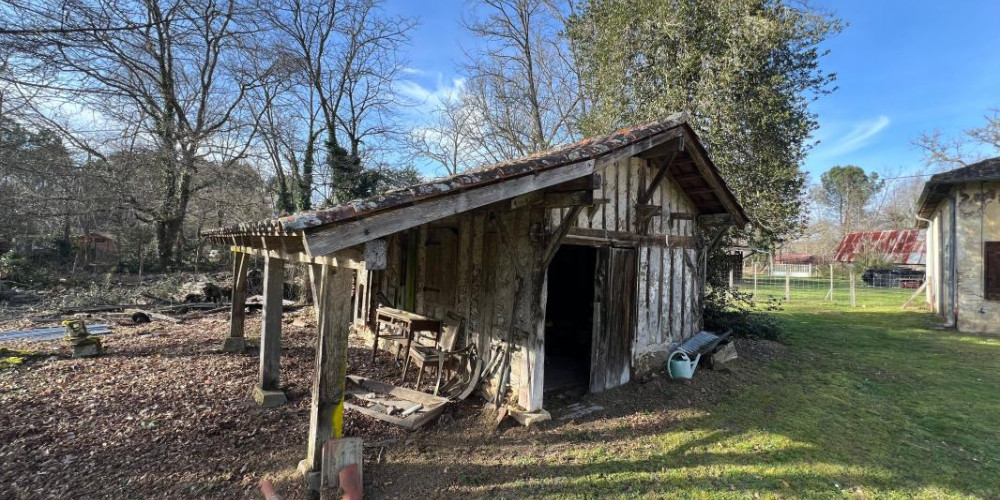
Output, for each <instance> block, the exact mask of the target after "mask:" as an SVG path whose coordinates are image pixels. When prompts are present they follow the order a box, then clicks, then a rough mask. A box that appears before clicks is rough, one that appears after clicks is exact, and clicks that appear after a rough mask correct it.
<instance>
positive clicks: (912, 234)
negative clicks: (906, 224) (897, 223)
mask: <svg viewBox="0 0 1000 500" xmlns="http://www.w3.org/2000/svg"><path fill="white" fill-rule="evenodd" d="M924 238H925V232H924V230H922V229H893V230H889V231H860V232H855V233H847V234H845V235H844V239H842V240H841V241H840V244H839V245H837V252H836V254H835V255H834V260H836V261H838V262H854V259H855V258H857V257H858V256H859V255H862V254H864V253H867V252H873V251H874V252H879V253H881V254H882V255H884V256H885V257H886V258H887V259H888V260H890V261H892V262H893V263H894V264H899V265H906V266H916V265H924V264H926V263H927V262H926V253H927V246H926V245H924Z"/></svg>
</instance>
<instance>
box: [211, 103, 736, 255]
mask: <svg viewBox="0 0 1000 500" xmlns="http://www.w3.org/2000/svg"><path fill="white" fill-rule="evenodd" d="M678 127H680V128H682V129H684V130H686V131H687V132H688V133H689V134H690V135H691V137H693V138H694V141H693V142H695V144H693V146H695V148H692V149H697V150H698V151H699V152H702V153H703V152H704V150H703V148H702V147H701V144H700V143H698V140H697V136H696V135H695V134H694V131H693V130H691V128H690V127H689V126H688V117H687V114H686V113H678V114H675V115H671V116H669V117H667V118H665V119H662V120H659V121H656V122H653V123H649V124H645V125H640V126H635V127H627V128H623V129H620V130H617V131H615V132H614V133H611V134H608V135H605V136H600V137H591V138H587V139H583V140H581V141H577V142H575V143H573V144H569V145H566V146H562V147H559V148H556V149H552V150H549V151H544V152H540V153H537V154H534V155H531V156H528V157H524V158H519V159H516V160H511V161H506V162H503V163H498V164H495V165H489V166H486V167H481V168H478V169H474V170H471V171H468V172H463V173H461V174H458V175H454V176H451V177H447V178H443V179H437V180H433V181H429V182H425V183H422V184H416V185H413V186H409V187H406V188H402V189H396V190H393V191H389V192H386V193H384V194H381V195H378V196H373V197H371V198H366V199H363V200H354V201H349V202H346V203H342V204H340V205H336V206H333V207H330V208H326V209H322V210H315V211H310V212H300V213H295V214H292V215H287V216H284V217H278V218H274V219H267V220H262V221H254V222H244V223H241V224H236V225H232V226H229V227H223V228H219V229H213V230H209V231H204V232H202V235H203V236H210V237H217V238H221V237H227V236H238V235H250V234H274V235H281V234H289V233H292V232H296V231H303V230H309V229H312V228H316V227H319V226H325V225H328V224H333V223H340V222H345V221H348V220H353V219H358V218H361V217H364V216H367V215H370V214H374V213H377V212H382V211H386V210H389V209H394V208H397V207H404V206H408V205H413V204H417V203H420V202H423V201H426V200H428V199H431V198H436V197H438V196H443V195H447V194H451V193H455V192H458V191H462V190H466V189H472V188H478V187H482V186H487V185H491V184H494V183H498V182H503V181H505V180H507V179H512V178H516V177H521V176H526V175H533V174H537V173H539V172H541V171H545V170H549V169H553V168H558V167H560V166H564V165H569V164H573V163H577V162H580V161H586V160H591V159H599V158H601V157H604V156H607V155H609V154H611V153H613V152H615V151H618V150H621V149H624V148H626V147H629V146H631V145H633V144H636V143H639V142H640V141H643V140H646V139H650V138H652V137H653V136H656V135H658V134H661V133H665V132H667V131H669V130H671V129H676V128H678ZM706 161H707V163H708V164H709V167H710V168H711V170H712V173H713V174H714V176H715V177H716V179H717V181H718V183H719V185H721V186H722V190H721V191H722V192H720V193H716V195H717V196H719V197H725V198H726V199H727V200H728V201H729V202H730V203H731V205H732V206H733V207H735V210H736V212H737V213H734V214H731V215H732V216H733V218H734V220H735V221H736V223H737V224H739V225H744V224H746V223H747V222H749V218H748V217H747V215H746V213H745V212H744V211H743V207H742V206H740V204H739V202H738V201H737V200H736V197H735V196H734V195H733V194H732V192H731V191H730V190H729V188H728V187H727V186H726V184H725V181H723V180H722V178H721V176H720V175H719V174H718V170H717V169H716V168H715V165H714V164H712V162H711V160H710V159H707V157H706ZM720 201H721V200H720Z"/></svg>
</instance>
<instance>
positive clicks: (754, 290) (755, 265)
mask: <svg viewBox="0 0 1000 500" xmlns="http://www.w3.org/2000/svg"><path fill="white" fill-rule="evenodd" d="M753 296H754V297H756V296H757V263H756V262H754V264H753Z"/></svg>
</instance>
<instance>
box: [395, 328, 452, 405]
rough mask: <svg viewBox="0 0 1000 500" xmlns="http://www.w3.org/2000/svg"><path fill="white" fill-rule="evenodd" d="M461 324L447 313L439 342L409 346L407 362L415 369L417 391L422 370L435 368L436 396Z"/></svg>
mask: <svg viewBox="0 0 1000 500" xmlns="http://www.w3.org/2000/svg"><path fill="white" fill-rule="evenodd" d="M463 322H464V320H463V319H462V318H461V317H459V316H455V315H453V314H451V313H449V314H447V315H445V319H444V320H443V321H442V322H441V340H439V341H438V342H434V343H433V344H432V345H427V344H423V343H420V342H418V343H416V344H413V345H412V346H410V352H409V361H410V362H411V363H413V364H414V365H416V367H417V388H418V389H419V388H420V380H421V379H422V378H423V375H424V368H425V367H426V366H427V365H431V366H437V382H436V383H435V384H434V395H435V396H437V393H438V390H439V389H440V388H441V376H442V373H443V372H444V370H445V368H446V362H447V361H448V360H449V358H450V357H451V354H452V353H453V352H454V351H455V343H456V342H458V336H459V333H460V332H461V331H462V324H463ZM403 382H406V371H405V370H404V371H403Z"/></svg>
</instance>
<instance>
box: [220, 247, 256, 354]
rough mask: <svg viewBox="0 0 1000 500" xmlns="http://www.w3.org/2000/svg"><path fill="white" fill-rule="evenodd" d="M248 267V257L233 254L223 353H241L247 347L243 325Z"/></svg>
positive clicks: (245, 312)
mask: <svg viewBox="0 0 1000 500" xmlns="http://www.w3.org/2000/svg"><path fill="white" fill-rule="evenodd" d="M248 267H250V256H249V255H247V254H245V253H234V254H233V301H232V302H233V303H232V309H231V312H230V314H229V337H227V338H226V340H225V342H224V343H223V344H222V350H223V351H225V352H243V351H244V350H245V349H246V347H247V344H246V338H244V336H243V325H244V323H245V321H246V314H247V309H246V302H247V268H248Z"/></svg>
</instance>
